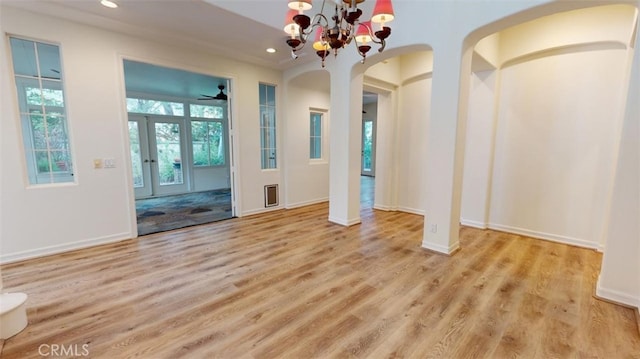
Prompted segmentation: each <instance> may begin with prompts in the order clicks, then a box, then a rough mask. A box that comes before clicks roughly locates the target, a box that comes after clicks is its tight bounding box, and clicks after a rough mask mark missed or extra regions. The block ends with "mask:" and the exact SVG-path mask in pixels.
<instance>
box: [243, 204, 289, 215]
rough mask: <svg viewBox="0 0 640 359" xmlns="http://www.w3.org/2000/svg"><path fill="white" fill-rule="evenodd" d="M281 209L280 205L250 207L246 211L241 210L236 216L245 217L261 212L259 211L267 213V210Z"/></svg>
mask: <svg viewBox="0 0 640 359" xmlns="http://www.w3.org/2000/svg"><path fill="white" fill-rule="evenodd" d="M281 209H283V208H282V207H280V206H277V207H268V208H257V209H250V210H248V211H244V212H242V214H240V215H239V216H238V217H246V216H253V215H255V214H261V213H267V212H273V211H278V210H281Z"/></svg>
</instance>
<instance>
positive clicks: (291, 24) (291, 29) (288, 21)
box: [284, 9, 300, 37]
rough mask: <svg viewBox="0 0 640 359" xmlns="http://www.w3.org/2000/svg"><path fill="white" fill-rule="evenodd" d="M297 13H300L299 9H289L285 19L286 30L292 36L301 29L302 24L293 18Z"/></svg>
mask: <svg viewBox="0 0 640 359" xmlns="http://www.w3.org/2000/svg"><path fill="white" fill-rule="evenodd" d="M296 15H298V11H297V10H293V9H291V10H289V11H287V16H286V17H285V20H284V32H286V33H287V34H288V35H289V36H291V37H294V36H296V35H297V34H298V32H299V29H300V25H298V24H296V22H295V20H293V17H294V16H296Z"/></svg>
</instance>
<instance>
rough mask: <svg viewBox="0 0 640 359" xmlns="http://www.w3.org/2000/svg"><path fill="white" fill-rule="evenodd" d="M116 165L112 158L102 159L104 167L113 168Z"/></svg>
mask: <svg viewBox="0 0 640 359" xmlns="http://www.w3.org/2000/svg"><path fill="white" fill-rule="evenodd" d="M114 167H116V160H115V159H113V158H105V159H104V168H114Z"/></svg>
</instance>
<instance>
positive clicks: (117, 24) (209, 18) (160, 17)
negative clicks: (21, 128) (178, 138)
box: [0, 0, 373, 70]
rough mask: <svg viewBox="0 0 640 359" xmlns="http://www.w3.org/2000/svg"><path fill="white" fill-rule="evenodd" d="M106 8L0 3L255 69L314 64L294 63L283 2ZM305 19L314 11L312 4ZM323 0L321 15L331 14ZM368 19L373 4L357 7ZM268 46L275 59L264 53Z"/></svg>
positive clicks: (88, 3)
mask: <svg viewBox="0 0 640 359" xmlns="http://www.w3.org/2000/svg"><path fill="white" fill-rule="evenodd" d="M114 1H115V2H116V3H117V4H118V5H119V7H118V8H117V9H109V8H106V7H104V6H102V5H100V1H99V0H28V1H27V0H0V2H2V4H4V5H8V6H14V7H18V8H22V9H26V10H29V11H33V12H38V13H44V14H47V15H53V16H57V17H61V18H64V19H68V20H72V21H76V22H80V23H85V24H89V25H92V26H97V27H100V28H104V29H108V30H111V31H116V32H121V33H125V34H129V35H132V36H139V37H143V38H147V39H150V40H153V41H159V42H164V43H172V44H180V43H187V44H189V45H193V46H197V47H199V48H200V49H203V50H206V51H210V52H212V53H215V54H217V55H220V56H225V57H229V58H233V59H237V60H241V61H245V62H249V63H254V64H257V65H260V66H266V67H269V68H273V69H278V70H284V69H286V68H289V67H291V66H294V65H296V64H302V63H304V62H309V61H318V60H317V57H316V56H315V54H314V53H313V52H312V49H305V50H304V51H303V54H302V55H301V56H300V57H299V58H298V59H297V60H293V59H292V57H291V51H290V48H289V46H288V45H287V44H286V43H285V40H286V34H285V33H284V31H283V27H284V21H285V14H286V12H287V10H288V8H287V5H286V4H287V2H286V1H284V0H114ZM313 4H314V8H313V9H312V10H311V11H310V12H308V13H309V15H312V14H315V13H316V12H319V11H320V9H321V7H322V0H313ZM333 8H334V3H333V0H327V1H326V5H325V11H324V12H325V14H329V13H330V12H332V11H333ZM360 8H362V9H363V12H364V14H365V15H363V18H366V17H369V16H370V14H371V12H372V10H373V2H372V1H368V2H364V3H362V4H361V5H360ZM268 47H273V48H275V49H276V50H277V52H276V53H275V54H268V53H267V52H266V51H265V50H266V49H267V48H268Z"/></svg>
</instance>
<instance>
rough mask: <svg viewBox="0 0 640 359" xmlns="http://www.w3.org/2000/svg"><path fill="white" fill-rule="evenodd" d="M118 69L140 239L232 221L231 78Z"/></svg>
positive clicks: (140, 66)
mask: <svg viewBox="0 0 640 359" xmlns="http://www.w3.org/2000/svg"><path fill="white" fill-rule="evenodd" d="M124 69H125V84H126V90H127V112H128V117H129V118H128V128H129V143H130V154H131V166H132V168H131V170H132V171H131V172H132V175H133V181H132V182H133V186H134V193H135V198H136V217H137V224H138V235H143V234H149V233H154V232H159V231H166V230H171V229H176V228H181V227H186V226H190V225H195V224H203V223H209V222H213V221H217V220H221V219H226V218H231V217H233V216H234V215H235V213H234V207H235V206H234V205H233V196H232V195H231V193H232V188H233V183H232V180H231V178H232V173H231V158H230V155H231V152H230V150H229V148H230V143H231V136H230V134H229V123H230V121H231V119H230V118H229V116H228V114H229V111H228V106H229V97H228V95H227V89H228V88H229V85H230V81H229V80H228V79H221V78H215V77H212V76H208V75H203V74H198V73H193V72H188V71H184V70H178V69H172V68H166V67H160V66H156V65H150V64H144V63H139V62H134V61H128V60H124ZM216 88H217V90H215V89H216ZM216 92H219V93H216Z"/></svg>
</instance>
